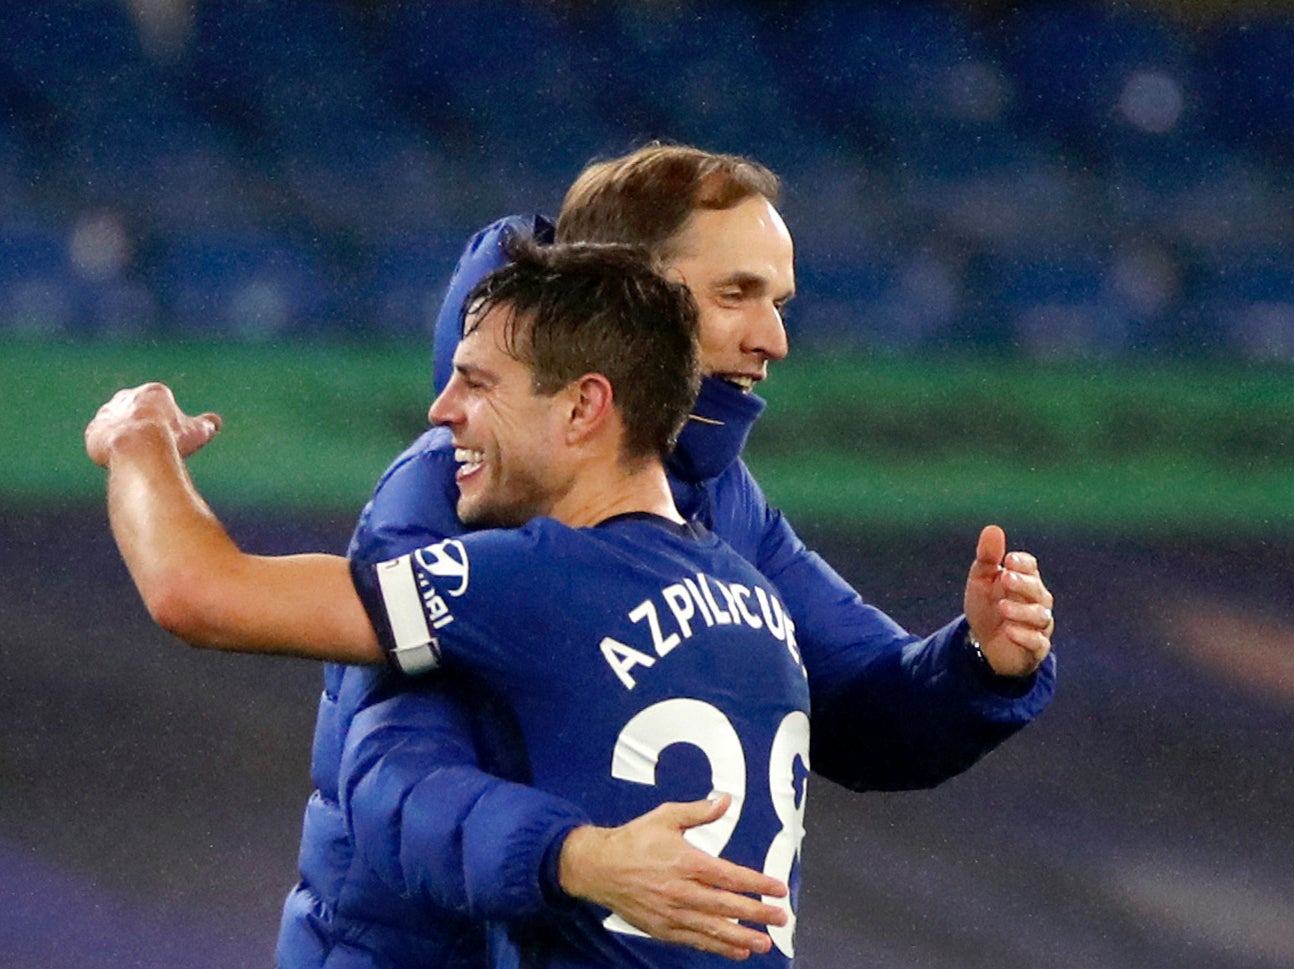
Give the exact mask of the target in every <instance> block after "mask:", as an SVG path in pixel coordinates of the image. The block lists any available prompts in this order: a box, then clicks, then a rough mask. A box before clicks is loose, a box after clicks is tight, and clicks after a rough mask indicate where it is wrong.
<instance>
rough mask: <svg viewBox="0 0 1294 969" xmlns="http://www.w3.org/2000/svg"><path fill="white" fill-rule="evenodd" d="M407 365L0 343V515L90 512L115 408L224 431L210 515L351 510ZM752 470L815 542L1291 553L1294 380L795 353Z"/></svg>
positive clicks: (420, 369)
mask: <svg viewBox="0 0 1294 969" xmlns="http://www.w3.org/2000/svg"><path fill="white" fill-rule="evenodd" d="M428 369H429V368H428V364H427V360H426V355H425V354H424V353H423V352H422V351H421V350H414V351H409V350H407V349H403V348H390V347H383V348H377V349H373V348H367V349H365V348H360V347H355V346H319V345H306V346H283V345H262V346H250V345H228V344H217V345H208V344H202V345H197V344H194V345H176V344H168V345H162V346H155V345H116V344H67V345H59V344H51V343H39V342H33V343H22V342H8V343H0V379H3V381H4V388H5V406H4V407H3V408H0V500H3V501H5V502H6V503H8V504H10V505H15V504H17V505H23V504H38V505H57V504H62V503H68V502H79V501H92V500H99V499H100V497H101V492H102V474H101V472H99V470H98V469H97V468H95V467H93V466H92V465H90V463H89V461H88V460H87V459H86V458H85V457H84V453H83V451H82V449H81V431H82V428H83V427H84V425H85V423H86V421H87V420H88V419H89V418H90V416H91V415H92V414H93V413H94V411H95V409H96V408H97V407H98V405H99V404H100V403H101V402H102V401H103V400H105V399H107V397H108V396H109V395H110V394H111V393H112V392H113V391H114V390H115V389H116V388H118V387H121V386H126V385H131V384H136V383H140V382H143V381H144V380H148V379H158V380H163V381H166V382H167V383H170V384H171V385H172V386H173V387H174V388H175V390H176V392H177V396H178V397H179V399H180V402H181V404H182V405H183V406H187V407H189V408H191V409H202V410H208V409H209V410H216V411H219V412H220V413H222V414H223V415H224V417H225V422H226V423H225V430H224V431H222V433H221V436H220V438H218V439H217V441H216V442H215V443H214V444H213V445H212V446H211V447H210V448H208V449H207V451H206V452H204V453H203V454H201V455H199V456H197V457H196V458H195V459H194V460H193V462H192V469H193V473H194V476H195V478H196V479H197V481H198V484H199V486H200V487H201V488H203V489H204V491H205V492H206V493H207V494H208V495H209V496H210V497H211V498H212V500H213V501H214V502H216V503H217V505H220V504H222V503H223V504H226V505H255V506H270V507H287V508H294V509H302V510H321V511H325V510H326V511H349V510H354V509H357V508H358V507H359V505H360V504H361V503H362V502H363V500H364V499H365V498H366V497H367V495H368V494H369V492H370V490H371V489H372V485H373V483H374V481H375V479H376V478H377V476H378V474H379V473H380V472H381V470H382V469H383V468H384V467H385V466H386V464H387V463H388V461H389V460H390V458H391V457H393V456H394V455H395V454H396V453H397V452H398V451H399V450H400V449H401V448H402V447H403V445H404V444H405V443H407V441H409V440H411V439H412V437H413V436H414V435H415V434H416V433H417V432H418V430H419V429H420V428H421V427H422V426H423V419H424V418H423V415H424V414H425V412H426V407H427V404H428V403H429V401H428V393H429V391H428V376H427V373H428ZM762 393H763V394H764V396H766V397H767V398H768V400H769V408H768V411H767V413H766V415H765V417H764V419H763V420H762V421H761V422H760V424H759V425H758V426H757V427H756V430H755V432H754V434H753V436H752V439H751V442H750V447H749V451H748V458H749V462H750V465H751V467H752V469H753V470H754V471H755V473H756V475H757V476H758V478H759V479H760V481H761V482H762V483H763V484H764V487H765V490H766V491H767V493H768V495H769V497H770V498H771V499H772V500H773V501H774V502H775V503H777V504H779V505H780V506H782V507H783V508H784V509H785V510H786V511H787V512H788V513H791V514H793V515H795V516H798V517H805V516H809V517H812V518H814V519H816V520H820V521H826V522H831V521H840V522H842V523H844V522H847V523H851V524H857V525H877V526H884V525H902V526H904V527H913V526H929V527H931V528H935V527H943V526H947V525H959V526H960V525H964V524H966V523H968V522H970V523H979V522H983V521H987V520H996V521H1001V522H1002V523H1003V524H1006V525H1008V526H1011V525H1015V526H1020V525H1026V524H1027V525H1031V526H1035V525H1040V526H1047V527H1056V528H1066V527H1102V528H1106V529H1117V530H1124V531H1134V532H1164V531H1214V532H1218V531H1232V530H1235V531H1243V532H1249V533H1264V532H1271V531H1282V532H1287V533H1291V532H1294V372H1291V371H1290V370H1288V369H1253V368H1248V369H1239V368H1231V369H1228V368H1222V369H1219V368H1216V367H1208V366H1203V365H1195V366H1187V365H1180V366H1166V365H1157V366H1153V367H1150V366H1146V367H1136V366H1132V365H1126V364H1125V365H1120V366H1105V367H1099V368H1097V367H1092V366H1083V367H1078V366H1062V365H1051V364H1048V365H1041V364H1037V363H1019V362H1017V363H1007V362H994V361H984V360H976V361H966V362H952V361H944V360H941V361H937V362H933V363H931V362H919V361H909V360H891V359H884V360H870V359H866V358H861V357H858V358H851V357H844V358H842V357H826V356H810V355H809V354H807V353H804V354H800V355H799V356H797V357H795V358H793V359H792V360H791V361H788V362H786V363H784V364H781V365H778V366H776V367H774V368H773V377H772V379H771V380H770V381H768V383H767V384H766V385H765V386H764V388H763V390H762Z"/></svg>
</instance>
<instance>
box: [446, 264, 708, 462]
mask: <svg viewBox="0 0 1294 969" xmlns="http://www.w3.org/2000/svg"><path fill="white" fill-rule="evenodd" d="M509 257H510V261H509V262H508V264H507V265H505V266H504V267H503V268H501V269H499V270H497V271H495V272H493V273H491V274H490V275H489V276H487V277H486V278H485V279H484V280H482V281H481V282H480V283H479V284H478V285H477V286H476V288H475V289H473V290H472V293H471V295H469V296H468V299H467V308H468V318H467V319H468V322H467V327H466V329H465V331H464V334H463V335H464V336H467V335H469V334H470V333H471V332H472V330H473V329H474V328H475V326H479V324H480V320H481V319H483V318H484V317H485V315H486V314H487V313H488V312H489V311H490V310H492V309H495V308H498V307H503V308H506V309H507V310H508V311H509V312H510V318H509V321H508V325H507V327H506V328H505V331H504V332H505V334H506V335H505V349H506V350H507V352H508V353H509V354H510V355H511V356H512V357H513V358H514V359H516V360H519V361H521V362H522V363H524V364H525V365H526V366H527V367H529V368H530V370H531V380H532V386H533V387H534V390H535V392H536V393H539V394H544V395H552V394H555V393H557V392H558V391H559V390H561V389H562V388H563V387H566V386H567V385H568V384H570V383H571V381H573V380H576V379H578V378H580V377H582V376H583V375H585V374H587V373H600V374H602V375H603V376H605V377H606V378H607V380H608V381H610V383H611V387H612V392H613V394H614V401H615V405H616V408H617V409H618V410H619V412H620V417H621V421H622V423H623V424H624V435H625V436H624V443H623V448H622V455H623V457H624V458H626V459H629V460H633V459H638V458H644V457H652V456H659V457H664V456H665V455H666V454H668V453H669V451H670V450H672V448H673V447H674V444H675V442H676V441H677V440H678V434H679V431H680V430H681V429H682V427H683V423H684V421H685V420H686V419H687V415H688V412H689V411H690V410H691V408H692V405H693V403H694V402H695V401H696V395H697V391H698V390H699V388H700V380H701V376H700V373H701V370H700V355H699V350H698V347H697V308H696V303H695V301H694V300H693V298H692V294H691V293H690V292H688V290H687V288H686V287H685V286H683V285H681V284H680V283H675V282H671V281H669V280H666V279H664V278H663V277H661V276H660V275H658V274H657V273H656V272H655V271H654V270H653V269H652V266H651V263H650V260H649V259H648V257H647V253H646V252H645V251H644V250H643V249H641V248H639V247H636V246H625V245H610V244H588V243H579V244H572V245H562V244H553V245H548V246H537V245H534V244H533V243H530V242H524V241H522V242H514V243H513V244H512V245H511V246H510V251H509Z"/></svg>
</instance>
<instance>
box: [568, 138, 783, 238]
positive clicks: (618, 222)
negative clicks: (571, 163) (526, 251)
mask: <svg viewBox="0 0 1294 969" xmlns="http://www.w3.org/2000/svg"><path fill="white" fill-rule="evenodd" d="M780 194H781V181H780V179H778V177H777V176H776V175H775V174H773V172H772V171H770V170H769V169H767V168H765V167H764V166H763V165H761V164H760V163H759V162H757V161H753V160H751V159H749V158H744V157H742V156H740V155H725V154H718V153H715V152H709V151H704V150H702V149H700V148H692V147H689V146H686V145H666V144H661V143H659V142H655V143H652V144H650V145H647V146H645V147H643V148H639V149H638V150H637V151H634V152H631V153H630V154H628V155H623V156H621V157H619V158H612V159H609V160H605V161H598V162H594V163H592V164H591V165H589V166H588V167H587V168H585V169H584V171H583V172H581V173H580V175H579V177H578V178H576V179H575V183H574V184H573V185H571V187H570V190H569V191H568V192H567V193H566V199H565V201H563V203H562V209H561V213H560V214H559V215H558V218H557V241H558V242H568V243H569V242H616V243H625V244H628V245H635V246H641V247H642V248H644V249H646V250H647V251H648V252H649V253H650V254H651V256H652V258H653V259H655V260H657V262H658V263H664V262H668V261H669V260H671V259H672V258H673V257H674V256H675V255H676V254H677V253H676V252H674V251H673V249H672V248H671V245H672V243H673V242H674V241H675V240H676V239H677V237H678V234H679V232H680V230H681V229H682V228H683V226H684V224H685V223H686V222H687V220H688V218H689V217H690V216H691V215H692V213H693V212H695V211H697V210H699V209H729V208H732V207H733V206H734V205H737V204H738V203H740V202H743V201H745V200H746V199H748V198H752V197H755V196H762V197H764V198H766V199H768V201H769V202H772V203H774V204H776V203H777V200H778V197H779V196H780Z"/></svg>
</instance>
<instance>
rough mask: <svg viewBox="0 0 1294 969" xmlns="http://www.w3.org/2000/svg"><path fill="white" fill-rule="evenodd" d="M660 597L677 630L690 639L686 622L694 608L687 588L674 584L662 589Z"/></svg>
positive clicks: (677, 583)
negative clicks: (671, 614)
mask: <svg viewBox="0 0 1294 969" xmlns="http://www.w3.org/2000/svg"><path fill="white" fill-rule="evenodd" d="M661 595H662V596H664V597H665V605H667V606H669V611H670V612H672V613H674V621H675V622H676V623H678V628H679V629H680V630H682V632H683V635H684V636H686V637H688V638H691V636H692V624H691V623H689V622H688V620H689V619H691V618H692V617H693V616H695V615H696V606H695V604H693V602H692V596H691V595H689V594H688V591H687V586H685V585H683V584H682V583H680V582H675V583H674V584H673V585H667V586H666V587H665V588H663V589H662V590H661ZM633 615H634V614H633V613H632V612H631V613H629V618H630V619H632V618H633ZM674 638H675V639H677V638H678V637H677V636H675V637H674ZM662 655H663V654H662Z"/></svg>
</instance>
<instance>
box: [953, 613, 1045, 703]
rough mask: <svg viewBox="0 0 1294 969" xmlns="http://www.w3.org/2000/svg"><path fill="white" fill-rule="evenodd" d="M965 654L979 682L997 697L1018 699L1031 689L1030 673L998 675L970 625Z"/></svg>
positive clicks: (968, 626) (967, 626)
mask: <svg viewBox="0 0 1294 969" xmlns="http://www.w3.org/2000/svg"><path fill="white" fill-rule="evenodd" d="M965 642H966V652H967V653H968V654H969V656H970V663H971V665H972V666H973V667H974V669H975V672H976V674H977V675H978V677H979V679H980V682H981V683H983V684H984V686H985V687H986V688H987V689H988V690H990V691H991V692H993V693H996V694H998V695H999V696H1004V697H1009V698H1011V699H1019V698H1020V697H1022V696H1025V695H1026V694H1028V693H1029V692H1030V691H1031V690H1032V689H1033V684H1034V676H1033V674H1032V673H1025V674H1023V675H1013V674H1010V673H999V672H998V671H997V670H996V669H995V668H994V667H993V664H992V662H990V660H989V658H988V656H987V655H986V654H985V652H984V646H983V644H982V643H981V642H980V641H979V637H977V636H976V635H975V631H974V630H973V629H971V627H970V624H969V623H967V624H966V636H965Z"/></svg>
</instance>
